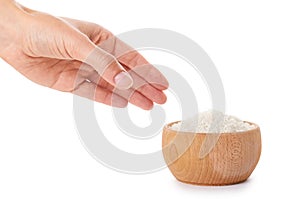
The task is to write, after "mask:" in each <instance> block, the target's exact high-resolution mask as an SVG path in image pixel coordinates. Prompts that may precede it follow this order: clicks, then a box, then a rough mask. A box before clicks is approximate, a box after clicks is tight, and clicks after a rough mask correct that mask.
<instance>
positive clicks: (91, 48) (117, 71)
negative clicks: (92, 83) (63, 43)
mask: <svg viewBox="0 0 300 199" xmlns="http://www.w3.org/2000/svg"><path fill="white" fill-rule="evenodd" d="M74 38H76V37H73V39H74ZM67 48H70V49H67V51H68V52H69V53H70V55H71V57H72V58H73V59H76V60H79V61H81V62H84V63H87V64H88V65H90V66H92V67H93V68H94V69H95V70H96V71H97V72H98V73H99V75H100V76H102V77H103V78H104V79H105V80H106V81H108V82H109V83H110V84H112V85H114V86H116V87H118V88H120V89H128V88H130V87H131V85H132V78H131V77H130V75H129V74H128V73H127V72H126V70H124V68H123V67H122V65H121V64H120V63H119V62H118V60H117V59H116V58H115V57H114V56H113V55H111V54H109V53H108V52H106V51H104V50H103V49H101V48H99V47H98V46H96V45H95V44H94V43H93V42H91V41H90V40H89V38H88V37H87V36H85V35H83V34H82V33H79V32H78V35H77V38H76V39H74V41H72V44H71V45H69V46H67Z"/></svg>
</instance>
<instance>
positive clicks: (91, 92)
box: [0, 0, 168, 110]
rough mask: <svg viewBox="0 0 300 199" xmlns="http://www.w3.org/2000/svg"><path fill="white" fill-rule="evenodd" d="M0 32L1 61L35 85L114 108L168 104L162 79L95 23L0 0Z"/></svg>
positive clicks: (151, 67) (154, 69) (146, 108)
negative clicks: (129, 105) (54, 14)
mask: <svg viewBox="0 0 300 199" xmlns="http://www.w3.org/2000/svg"><path fill="white" fill-rule="evenodd" d="M0 29H1V33H0V57H1V58H2V59H3V60H5V61H6V62H7V63H8V64H10V65H11V66H13V67H14V68H15V69H16V70H17V71H18V72H20V73H21V74H23V75H24V76H26V77H27V78H28V79H30V80H31V81H33V82H35V83H37V84H40V85H43V86H46V87H49V88H52V89H56V90H59V91H63V92H70V93H73V94H76V95H79V96H82V97H85V98H88V99H91V100H94V101H97V102H100V103H104V104H107V105H111V106H115V107H126V106H127V104H128V102H130V103H132V104H134V105H136V106H138V107H140V108H142V109H145V110H149V109H151V108H152V107H153V103H158V104H163V103H165V102H166V99H167V98H166V95H165V94H164V92H163V91H164V90H165V89H167V88H168V82H167V80H166V78H165V77H164V76H163V75H162V74H161V73H160V72H159V71H158V70H157V69H156V68H155V67H153V66H152V65H151V64H150V63H149V62H148V61H147V60H146V59H145V58H144V57H143V56H142V55H140V54H139V53H138V52H137V51H135V50H133V49H132V48H131V47H130V46H128V45H127V44H125V43H124V42H122V41H120V40H119V39H118V38H116V37H115V36H114V35H113V34H112V33H111V32H109V31H108V30H106V29H105V28H103V27H101V26H99V25H97V24H94V23H89V22H84V21H79V20H74V19H69V18H60V17H54V16H51V15H49V14H46V13H42V12H38V11H35V10H31V9H28V8H26V7H24V6H22V5H20V4H18V3H16V2H14V1H11V0H0ZM2 30H3V31H2ZM119 74H121V75H119Z"/></svg>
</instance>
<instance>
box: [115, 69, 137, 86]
mask: <svg viewBox="0 0 300 199" xmlns="http://www.w3.org/2000/svg"><path fill="white" fill-rule="evenodd" d="M115 84H116V87H117V88H119V89H129V88H130V87H131V86H132V84H133V80H132V78H131V77H130V75H129V74H128V73H126V72H120V73H119V74H117V75H116V76H115Z"/></svg>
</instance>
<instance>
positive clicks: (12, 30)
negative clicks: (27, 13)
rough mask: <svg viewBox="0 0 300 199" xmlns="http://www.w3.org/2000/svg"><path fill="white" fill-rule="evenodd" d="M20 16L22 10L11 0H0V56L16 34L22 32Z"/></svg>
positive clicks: (22, 12)
mask: <svg viewBox="0 0 300 199" xmlns="http://www.w3.org/2000/svg"><path fill="white" fill-rule="evenodd" d="M22 16H24V11H23V10H22V9H21V7H20V6H19V5H18V4H17V3H16V2H15V1H13V0H0V30H1V32H0V57H2V53H3V51H4V50H5V49H6V48H8V47H9V46H10V44H12V43H13V42H14V41H15V39H16V38H17V35H18V34H19V33H22V30H21V25H22V20H21V19H22Z"/></svg>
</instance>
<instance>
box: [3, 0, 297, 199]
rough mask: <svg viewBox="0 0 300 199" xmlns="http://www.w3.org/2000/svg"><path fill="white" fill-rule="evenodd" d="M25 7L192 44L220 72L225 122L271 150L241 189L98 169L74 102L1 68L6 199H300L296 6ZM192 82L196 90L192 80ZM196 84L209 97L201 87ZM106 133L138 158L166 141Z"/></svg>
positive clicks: (165, 174)
mask: <svg viewBox="0 0 300 199" xmlns="http://www.w3.org/2000/svg"><path fill="white" fill-rule="evenodd" d="M21 3H23V4H24V5H26V6H28V7H31V8H33V9H38V10H42V11H44V12H48V13H51V14H54V15H57V16H67V17H73V18H77V19H82V20H88V21H93V22H96V23H99V24H101V25H103V26H104V27H106V28H108V29H110V30H111V31H112V32H114V33H115V34H118V33H122V32H124V31H129V30H132V29H137V28H149V27H152V28H165V29H170V30H174V31H177V32H179V33H182V34H184V35H186V36H188V37H189V38H191V39H193V40H194V41H196V42H197V43H198V44H200V45H201V46H202V47H203V48H204V49H205V51H206V52H207V53H208V54H209V55H210V57H211V58H212V60H213V61H214V63H215V64H216V66H217V68H218V71H219V73H220V75H221V77H222V80H223V84H224V87H225V93H226V98H227V113H228V114H231V115H235V116H238V117H240V118H241V119H244V120H249V121H252V122H255V123H257V124H259V125H260V127H261V131H262V139H263V151H262V156H261V159H260V162H259V164H258V166H257V168H256V170H255V171H254V172H253V174H252V175H251V177H250V179H249V180H248V181H247V182H245V183H243V184H239V185H234V186H226V187H201V186H192V185H186V184H182V183H179V182H177V181H176V180H175V179H174V177H173V176H172V175H171V173H170V172H169V171H168V170H167V169H164V170H162V171H159V172H157V173H152V174H148V175H128V174H123V173H118V172H115V171H113V170H110V169H108V168H106V167H104V166H103V165H101V164H100V163H98V162H97V161H95V160H94V159H93V158H92V157H91V156H90V155H89V154H88V153H87V152H86V150H85V149H84V147H83V146H82V144H81V142H80V140H79V138H78V135H77V133H76V128H75V126H74V122H73V115H72V95H70V94H65V93H61V92H57V91H54V90H50V89H48V88H43V87H41V86H38V85H35V84H34V83H32V82H30V81H29V80H27V79H25V78H24V77H22V76H21V75H20V74H19V73H17V72H16V71H15V70H14V69H12V67H10V66H9V65H7V64H6V63H4V62H3V61H2V60H1V61H0V90H1V98H0V198H5V199H8V198H31V199H33V198H101V197H102V198H103V197H108V198H117V197H125V198H157V197H161V198H255V197H256V198H257V197H261V196H266V197H275V196H278V197H292V196H293V198H297V197H299V195H300V194H299V181H298V179H299V177H300V172H299V167H300V164H299V161H297V160H298V159H299V154H298V152H299V151H300V145H299V139H298V138H299V133H300V132H299V111H300V105H299V102H300V96H299V94H298V93H299V85H300V79H299V73H298V72H297V71H299V70H298V68H299V67H300V58H299V53H300V36H299V35H300V28H299V24H300V12H299V9H300V5H299V2H298V1H296V0H295V1H288V0H286V1H274V0H273V1H262V0H258V1H256V0H252V1H238V0H236V1H232V0H228V1H214V0H211V1H194V3H191V2H190V1H166V0H165V1H161V0H152V1H115V0H107V1H92V0H85V1H74V0H73V1H71V0H65V1H59V0H51V1H50V0H48V1H33V0H22V1H21ZM145 56H146V57H147V58H148V59H149V61H150V62H153V63H157V64H167V65H169V67H172V65H170V63H173V64H174V68H176V67H177V68H178V71H180V70H182V69H180V67H178V65H180V64H179V63H180V61H178V62H176V61H174V60H176V58H174V57H172V56H171V55H163V54H162V53H159V52H145ZM176 63H177V64H176ZM181 67H183V68H184V67H189V66H188V65H187V66H185V65H184V64H182V65H181ZM187 71H188V70H187ZM191 75H192V74H191ZM190 81H191V82H192V84H197V81H196V80H193V78H191V80H190ZM193 81H195V82H193ZM198 81H199V86H200V88H201V84H203V82H202V80H201V79H198ZM198 88H199V87H198ZM196 93H197V94H198V96H203V100H202V99H201V98H200V99H199V105H200V108H201V109H204V110H205V109H206V108H209V100H208V94H207V93H206V91H205V87H204V88H203V90H202V89H199V90H197V91H196ZM168 96H169V98H170V100H169V101H168V103H167V104H166V105H164V106H163V107H164V108H165V110H166V112H167V116H168V117H167V122H169V121H172V120H175V119H180V118H179V116H180V111H178V110H179V107H178V106H177V104H176V103H177V102H176V100H175V98H174V97H173V96H172V95H171V93H168ZM174 107H176V108H174ZM95 112H96V114H97V117H98V122H99V123H101V121H100V119H101V117H104V116H105V117H106V118H109V119H108V120H107V121H110V122H106V125H108V126H110V128H112V129H114V128H115V127H114V125H115V124H114V123H113V120H112V119H110V117H111V112H110V108H108V107H106V106H104V105H96V106H95ZM131 115H132V116H133V120H134V119H138V118H144V119H142V120H140V121H136V123H138V124H139V122H141V123H142V122H143V121H146V119H147V117H146V116H147V115H148V113H145V112H143V111H139V110H137V109H134V108H131ZM136 116H139V117H136ZM146 123H147V122H146ZM140 125H145V124H140ZM106 134H107V135H108V137H109V139H110V140H111V141H112V142H113V143H114V144H115V145H116V146H118V147H120V148H123V149H124V150H127V151H130V152H135V153H142V152H148V151H152V150H157V149H159V146H160V135H158V136H157V137H155V138H154V139H153V140H149V141H148V142H147V143H145V142H143V143H142V144H141V143H139V141H136V140H135V141H132V140H130V138H128V137H126V136H124V135H120V136H119V137H118V134H121V133H118V130H117V128H116V130H111V133H110V132H106ZM117 138H118V139H117ZM297 189H298V190H297Z"/></svg>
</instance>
